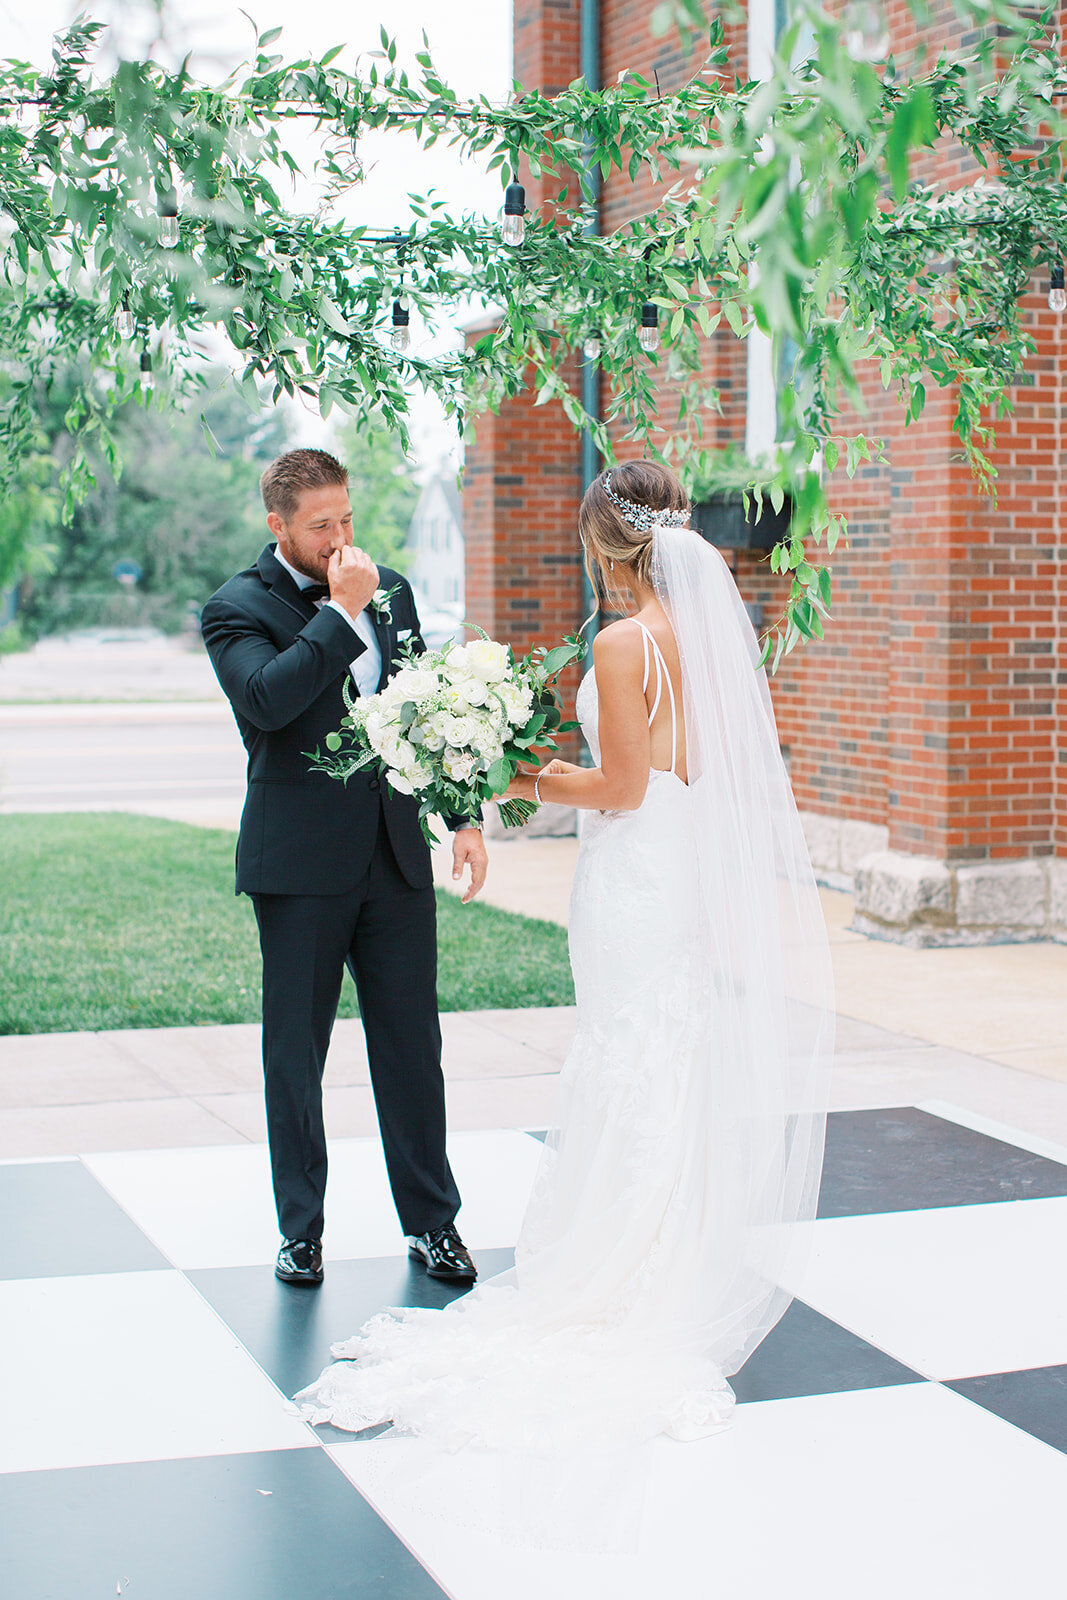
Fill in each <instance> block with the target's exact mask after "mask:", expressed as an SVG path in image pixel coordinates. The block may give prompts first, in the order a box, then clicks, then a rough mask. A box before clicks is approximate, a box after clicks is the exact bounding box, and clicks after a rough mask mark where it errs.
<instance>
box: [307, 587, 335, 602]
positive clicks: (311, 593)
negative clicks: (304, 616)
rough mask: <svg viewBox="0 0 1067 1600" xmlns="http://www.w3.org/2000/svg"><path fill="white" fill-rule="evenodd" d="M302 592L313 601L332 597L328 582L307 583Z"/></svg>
mask: <svg viewBox="0 0 1067 1600" xmlns="http://www.w3.org/2000/svg"><path fill="white" fill-rule="evenodd" d="M300 593H301V594H302V595H303V596H304V599H305V600H311V601H312V602H314V601H317V600H328V599H329V598H330V586H329V584H328V583H307V584H305V585H304V587H303V588H302V589H301V591H300Z"/></svg>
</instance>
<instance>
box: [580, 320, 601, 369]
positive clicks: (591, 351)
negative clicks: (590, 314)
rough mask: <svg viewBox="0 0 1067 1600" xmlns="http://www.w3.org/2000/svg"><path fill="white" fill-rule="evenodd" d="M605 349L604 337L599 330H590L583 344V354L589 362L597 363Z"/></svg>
mask: <svg viewBox="0 0 1067 1600" xmlns="http://www.w3.org/2000/svg"><path fill="white" fill-rule="evenodd" d="M603 349H604V337H603V335H602V333H601V332H600V329H599V328H590V330H589V332H588V333H587V334H586V336H585V339H584V340H583V342H582V354H583V355H584V356H585V358H586V360H587V361H595V360H596V359H597V357H598V356H599V355H600V354H601V352H602V351H603Z"/></svg>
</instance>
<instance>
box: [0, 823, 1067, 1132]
mask: <svg viewBox="0 0 1067 1600" xmlns="http://www.w3.org/2000/svg"><path fill="white" fill-rule="evenodd" d="M576 849H577V845H576V842H575V841H574V840H570V839H561V840H556V839H545V840H524V839H517V840H504V841H500V842H495V843H493V844H492V845H491V871H490V878H489V882H488V884H487V886H486V891H485V899H486V900H487V901H489V902H490V903H492V904H495V905H499V906H502V907H504V908H505V909H508V910H513V911H518V912H521V913H523V914H524V915H527V916H534V917H541V918H546V919H550V920H555V921H560V922H564V921H565V920H566V907H567V898H568V895H569V891H570V880H571V875H572V871H573V865H574V857H575V853H576ZM449 867H450V853H449V850H448V848H447V846H446V847H444V848H443V849H442V850H440V851H438V852H437V855H436V858H435V871H436V874H437V877H438V881H439V882H440V883H441V884H442V885H443V886H445V887H447V888H449V889H451V888H452V884H451V879H450V872H449ZM823 904H824V907H825V910H826V917H827V923H828V925H829V929H830V937H831V943H832V949H833V958H834V967H835V972H836V977H837V986H838V992H837V1004H838V1013H839V1032H838V1054H837V1061H836V1068H835V1075H834V1086H833V1098H832V1104H833V1107H834V1109H839V1110H843V1109H847V1108H857V1109H858V1108H861V1107H873V1106H890V1105H898V1104H915V1103H916V1102H924V1101H933V1102H947V1103H950V1104H952V1105H954V1106H956V1107H959V1108H961V1109H962V1110H963V1111H965V1112H966V1113H967V1115H968V1116H969V1117H970V1118H971V1119H972V1120H973V1121H974V1124H975V1125H976V1126H982V1127H988V1126H989V1125H990V1124H993V1125H1003V1126H1007V1127H1011V1128H1015V1129H1018V1130H1021V1131H1023V1132H1024V1133H1025V1134H1027V1136H1028V1137H1029V1138H1030V1139H1031V1141H1032V1142H1034V1144H1035V1147H1037V1146H1038V1145H1041V1144H1043V1143H1048V1144H1049V1145H1050V1147H1051V1146H1067V948H1063V947H1061V946H1058V945H1000V946H992V947H988V948H985V949H954V950H921V951H920V950H905V949H902V948H900V947H898V946H896V945H889V944H884V943H880V942H878V941H875V940H871V939H868V938H866V937H864V936H862V935H859V934H854V933H850V932H849V931H848V923H849V920H850V917H851V901H850V899H849V897H848V896H847V895H843V894H838V893H834V892H832V891H829V890H826V891H824V892H823ZM442 1024H443V1032H444V1040H445V1073H446V1079H447V1085H448V1100H449V1118H450V1125H451V1126H452V1127H453V1128H454V1129H456V1130H457V1131H458V1130H460V1129H476V1128H509V1127H512V1128H514V1127H520V1128H521V1127H526V1128H537V1127H544V1126H545V1125H546V1124H548V1123H550V1122H551V1120H552V1116H553V1098H554V1085H555V1075H556V1073H557V1071H558V1069H559V1066H560V1063H561V1062H562V1060H563V1057H564V1055H565V1053H566V1049H567V1045H568V1043H569V1040H570V1037H571V1034H572V1031H573V1026H574V1014H573V1011H571V1010H569V1009H566V1008H549V1009H530V1010H526V1011H484V1012H454V1013H450V1014H447V1015H445V1017H444V1018H443V1019H442ZM261 1084H262V1077H261V1069H260V1061H259V1030H258V1028H256V1027H255V1026H253V1025H238V1026H230V1027H199V1028H195V1027H194V1028H165V1029H155V1030H132V1029H130V1030H117V1031H114V1032H110V1033H95V1034H89V1033H86V1034H77V1033H68V1034H41V1035H36V1036H27V1037H22V1036H9V1037H7V1038H0V1159H12V1158H15V1159H18V1158H23V1159H35V1158H41V1157H48V1156H63V1155H73V1154H75V1153H78V1152H83V1151H103V1150H121V1149H138V1150H144V1149H154V1148H162V1147H174V1146H199V1145H215V1144H237V1143H242V1142H261V1141H263V1140H264V1139H265V1137H266V1129H265V1126H264V1121H263V1109H262V1088H261ZM326 1113H327V1125H328V1127H329V1130H330V1133H331V1135H332V1136H333V1137H335V1138H341V1137H353V1136H360V1135H366V1134H372V1133H373V1132H374V1131H375V1121H374V1108H373V1102H372V1098H371V1093H370V1087H369V1080H368V1076H367V1065H366V1055H365V1051H364V1048H363V1036H362V1030H361V1027H360V1024H359V1023H358V1022H348V1021H345V1022H340V1023H338V1025H337V1028H336V1031H335V1034H334V1042H333V1046H332V1049H331V1052H330V1059H329V1063H328V1066H327V1074H326Z"/></svg>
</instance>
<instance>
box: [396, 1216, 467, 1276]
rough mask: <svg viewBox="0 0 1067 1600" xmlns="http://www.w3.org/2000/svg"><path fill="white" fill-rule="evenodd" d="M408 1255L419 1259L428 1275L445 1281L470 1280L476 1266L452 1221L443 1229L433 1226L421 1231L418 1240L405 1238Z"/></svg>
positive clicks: (413, 1258)
mask: <svg viewBox="0 0 1067 1600" xmlns="http://www.w3.org/2000/svg"><path fill="white" fill-rule="evenodd" d="M408 1255H409V1256H410V1257H411V1259H412V1260H413V1261H421V1262H422V1264H423V1266H424V1267H425V1268H426V1275H427V1277H429V1278H443V1279H445V1281H446V1282H448V1283H473V1282H474V1280H475V1278H476V1277H477V1276H478V1268H477V1267H476V1266H475V1265H474V1262H473V1261H472V1260H471V1255H470V1251H469V1250H468V1249H467V1246H466V1245H465V1244H464V1243H463V1240H462V1239H461V1238H460V1236H459V1234H458V1233H457V1232H456V1230H455V1228H454V1227H453V1225H452V1223H451V1222H446V1223H445V1226H444V1227H443V1228H432V1229H431V1230H430V1232H429V1233H420V1234H419V1236H418V1238H417V1239H411V1238H409V1239H408Z"/></svg>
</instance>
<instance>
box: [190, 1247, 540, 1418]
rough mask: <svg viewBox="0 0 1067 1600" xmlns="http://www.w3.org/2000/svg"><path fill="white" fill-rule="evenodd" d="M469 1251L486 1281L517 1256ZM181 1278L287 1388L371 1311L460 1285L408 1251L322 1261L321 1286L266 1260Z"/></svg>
mask: <svg viewBox="0 0 1067 1600" xmlns="http://www.w3.org/2000/svg"><path fill="white" fill-rule="evenodd" d="M474 1257H475V1260H476V1261H477V1263H478V1270H479V1273H480V1274H481V1278H482V1280H483V1281H484V1280H485V1279H486V1278H490V1277H492V1276H493V1275H494V1274H495V1273H497V1272H504V1271H505V1270H506V1269H507V1268H508V1267H510V1266H512V1264H513V1263H514V1259H515V1257H514V1251H512V1250H476V1251H474ZM186 1277H187V1278H188V1279H189V1281H190V1282H191V1283H193V1284H195V1286H196V1287H197V1289H199V1291H200V1293H201V1294H202V1295H203V1296H204V1298H205V1299H206V1300H208V1301H209V1302H210V1303H211V1305H213V1306H214V1308H215V1310H216V1311H217V1312H218V1313H219V1315H220V1316H221V1317H222V1319H223V1321H224V1322H226V1323H227V1324H228V1325H229V1327H231V1328H232V1329H233V1331H234V1333H235V1334H236V1335H237V1337H238V1338H239V1339H240V1341H241V1343H242V1344H243V1345H244V1347H245V1349H246V1350H248V1351H250V1353H251V1354H252V1355H253V1356H254V1357H255V1359H256V1360H257V1361H258V1362H259V1364H260V1366H261V1367H262V1368H263V1369H264V1371H265V1372H267V1373H268V1374H269V1375H270V1377H271V1378H273V1380H274V1382H275V1383H276V1384H277V1385H278V1387H279V1389H281V1390H282V1392H283V1393H284V1394H287V1395H292V1394H295V1393H296V1391H297V1389H302V1388H304V1386H305V1385H306V1384H309V1383H310V1382H311V1381H312V1379H313V1378H317V1377H318V1375H319V1373H320V1372H321V1371H322V1369H323V1367H324V1366H326V1365H327V1363H328V1362H329V1360H330V1345H331V1344H334V1343H336V1342H337V1340H339V1339H347V1338H350V1337H351V1335H352V1334H354V1333H358V1332H359V1330H360V1328H361V1327H362V1326H363V1324H364V1323H365V1322H366V1321H367V1319H368V1318H369V1317H373V1316H374V1315H375V1313H376V1312H379V1311H384V1310H385V1309H386V1307H387V1306H435V1307H436V1306H444V1305H447V1304H448V1302H449V1301H450V1300H455V1299H456V1298H457V1296H458V1295H459V1294H460V1293H462V1292H463V1291H462V1290H459V1289H456V1288H455V1287H452V1288H450V1287H449V1286H448V1285H447V1284H444V1283H438V1282H437V1281H436V1280H435V1279H433V1278H430V1277H427V1275H426V1273H425V1272H424V1270H423V1269H422V1268H421V1267H419V1266H416V1265H415V1263H414V1262H411V1261H409V1260H408V1259H407V1257H406V1256H399V1257H398V1256H387V1257H382V1258H379V1259H372V1260H367V1261H327V1263H326V1281H325V1283H323V1285H322V1286H321V1288H318V1289H305V1288H297V1287H294V1286H293V1285H292V1284H285V1283H279V1282H278V1280H277V1278H276V1277H275V1276H274V1272H273V1269H272V1268H271V1267H205V1268H203V1269H201V1270H199V1271H196V1272H188V1273H186ZM320 1432H321V1430H320ZM337 1437H338V1438H341V1437H342V1435H341V1434H338V1435H337ZM343 1437H345V1438H349V1439H350V1438H351V1437H352V1436H351V1434H345V1435H343Z"/></svg>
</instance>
